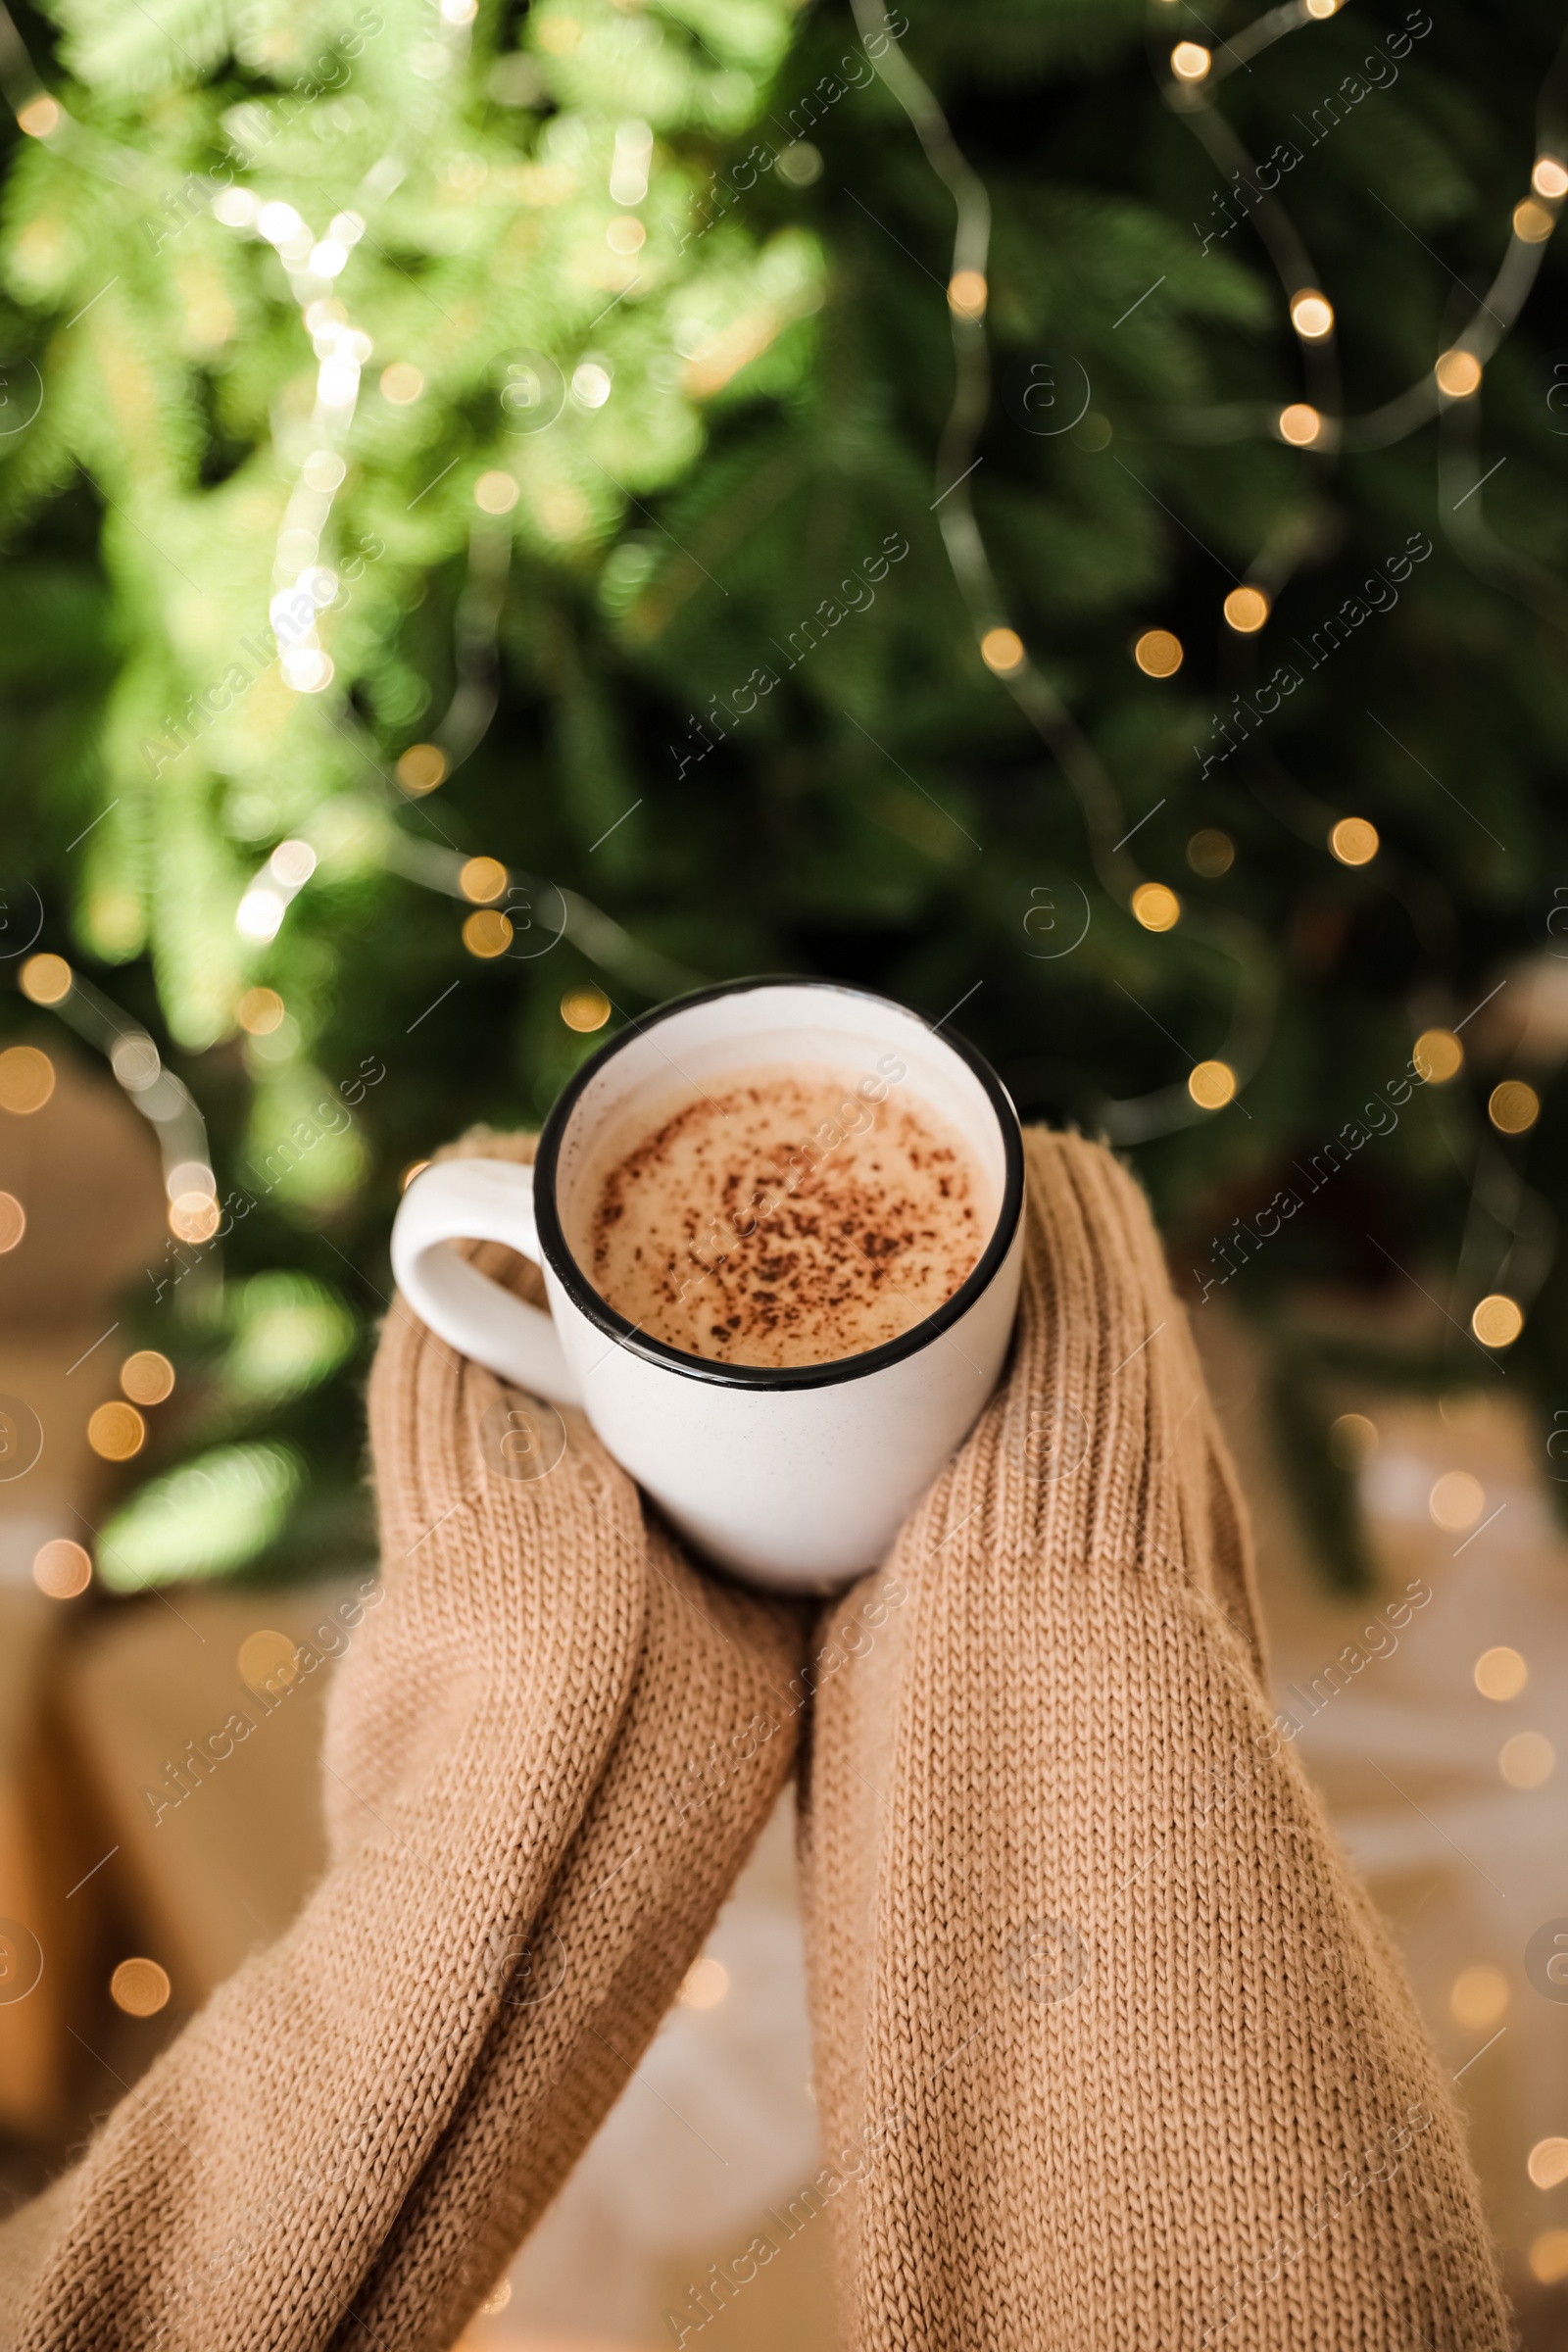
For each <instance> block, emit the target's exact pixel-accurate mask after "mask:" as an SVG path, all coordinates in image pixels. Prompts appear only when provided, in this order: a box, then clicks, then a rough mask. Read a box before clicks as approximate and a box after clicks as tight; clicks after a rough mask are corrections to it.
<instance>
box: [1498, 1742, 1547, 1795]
mask: <svg viewBox="0 0 1568 2352" xmlns="http://www.w3.org/2000/svg"><path fill="white" fill-rule="evenodd" d="M1556 1769H1557V1751H1556V1749H1555V1748H1554V1747H1553V1746H1552V1744H1551V1741H1550V1740H1548V1739H1547V1738H1546V1735H1545V1733H1544V1732H1515V1734H1514V1736H1513V1738H1512V1739H1511V1740H1504V1741H1503V1743H1502V1749H1501V1752H1500V1753H1499V1755H1498V1757H1497V1770H1498V1771H1499V1772H1500V1773H1501V1775H1502V1777H1503V1779H1504V1780H1505V1781H1506V1782H1507V1784H1508V1786H1509V1788H1510V1789H1541V1788H1544V1786H1545V1784H1546V1782H1547V1781H1549V1780H1550V1778H1551V1776H1552V1774H1553V1773H1554V1772H1555V1771H1556Z"/></svg>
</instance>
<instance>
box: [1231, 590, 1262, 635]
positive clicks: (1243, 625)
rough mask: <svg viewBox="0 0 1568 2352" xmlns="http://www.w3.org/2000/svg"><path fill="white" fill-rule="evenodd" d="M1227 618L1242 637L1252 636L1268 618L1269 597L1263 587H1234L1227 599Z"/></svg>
mask: <svg viewBox="0 0 1568 2352" xmlns="http://www.w3.org/2000/svg"><path fill="white" fill-rule="evenodd" d="M1224 612H1225V618H1226V619H1227V620H1228V621H1229V623H1230V625H1231V627H1232V628H1233V629H1234V630H1235V631H1236V632H1237V634H1238V636H1241V637H1251V636H1254V635H1255V634H1256V632H1257V631H1258V630H1259V629H1260V628H1261V627H1262V626H1263V623H1264V621H1265V620H1267V618H1268V613H1269V605H1268V598H1267V597H1266V596H1265V595H1264V594H1263V591H1262V589H1261V588H1233V589H1232V590H1231V592H1230V594H1229V596H1228V597H1227V598H1226V599H1225V606H1224Z"/></svg>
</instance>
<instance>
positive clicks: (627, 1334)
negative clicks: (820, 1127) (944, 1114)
mask: <svg viewBox="0 0 1568 2352" xmlns="http://www.w3.org/2000/svg"><path fill="white" fill-rule="evenodd" d="M759 988H816V989H822V990H825V991H829V992H831V993H832V994H833V995H835V996H841V997H854V998H855V999H856V1000H857V1001H858V1003H860V1004H862V1005H881V1006H884V1007H885V1008H886V1009H887V1010H888V1011H890V1012H897V1013H900V1014H902V1015H903V1016H904V1018H905V1019H906V1020H914V1021H919V1022H920V1023H921V1025H922V1027H924V1028H926V1029H928V1030H929V1031H930V1032H931V1034H932V1036H933V1037H940V1038H941V1040H942V1043H943V1044H944V1045H945V1046H947V1047H948V1048H949V1050H950V1051H951V1052H952V1053H954V1054H956V1055H957V1056H958V1059H959V1060H960V1061H962V1062H964V1063H965V1064H966V1065H967V1066H968V1068H969V1069H970V1070H971V1071H972V1072H973V1074H974V1076H975V1077H976V1078H977V1079H978V1080H979V1082H980V1084H981V1086H982V1087H983V1088H984V1090H985V1095H986V1100H987V1101H988V1102H989V1103H990V1105H991V1108H992V1110H993V1111H994V1112H995V1114H996V1119H997V1124H998V1126H999V1127H1000V1128H1001V1130H1002V1146H1003V1155H1004V1175H1003V1186H1002V1207H1001V1210H1000V1212H999V1214H998V1217H997V1222H996V1225H995V1226H994V1228H993V1229H992V1234H991V1239H990V1240H989V1241H988V1242H987V1244H986V1246H985V1249H984V1250H982V1251H981V1253H980V1258H979V1262H978V1263H977V1264H976V1266H975V1268H974V1271H973V1272H972V1273H971V1274H969V1275H967V1276H966V1277H965V1279H964V1280H963V1281H962V1282H961V1283H960V1284H959V1285H958V1288H957V1289H956V1291H955V1292H954V1294H953V1296H952V1298H951V1299H944V1301H943V1303H942V1304H941V1305H940V1306H939V1307H938V1308H937V1309H936V1311H935V1313H934V1314H930V1315H927V1316H926V1317H925V1319H924V1320H923V1322H919V1323H916V1324H914V1325H913V1326H912V1327H911V1328H910V1329H909V1330H908V1331H906V1332H901V1333H900V1335H899V1337H898V1338H897V1339H896V1340H885V1341H884V1342H883V1344H882V1346H881V1347H880V1348H865V1349H864V1350H863V1351H862V1352H861V1353H860V1354H859V1355H845V1356H838V1357H835V1358H834V1360H833V1361H832V1362H831V1363H825V1364H783V1365H777V1364H719V1363H714V1362H712V1361H711V1359H710V1358H709V1357H707V1356H703V1355H692V1354H690V1353H689V1352H688V1351H687V1350H686V1349H685V1348H671V1347H670V1346H669V1344H668V1342H667V1341H664V1340H656V1339H652V1338H650V1336H649V1335H648V1333H647V1332H645V1331H641V1330H639V1328H638V1327H637V1325H636V1324H634V1323H629V1322H628V1321H627V1320H626V1317H625V1316H624V1315H622V1314H620V1313H618V1312H617V1311H616V1309H615V1308H614V1307H613V1306H612V1305H611V1304H610V1302H609V1300H608V1299H604V1298H602V1297H601V1296H600V1294H599V1293H598V1291H596V1290H595V1289H594V1287H593V1285H592V1283H591V1282H590V1281H589V1280H588V1278H587V1276H586V1275H585V1274H584V1273H583V1271H582V1268H581V1267H580V1266H579V1265H578V1263H577V1261H576V1259H575V1258H574V1257H573V1256H572V1254H571V1251H570V1250H568V1249H567V1247H566V1237H565V1235H564V1232H563V1230H562V1224H561V1218H560V1216H559V1214H558V1213H557V1209H556V1168H557V1163H558V1161H559V1159H560V1154H561V1146H562V1141H563V1138H564V1135H565V1132H566V1128H567V1125H568V1123H569V1121H570V1118H571V1114H572V1112H573V1110H574V1109H575V1108H576V1106H577V1103H578V1102H579V1101H580V1099H581V1097H582V1095H583V1093H584V1091H585V1090H586V1089H587V1088H588V1087H589V1086H591V1085H592V1084H593V1081H594V1079H595V1078H596V1077H597V1076H598V1074H599V1072H600V1071H601V1070H602V1069H603V1068H604V1066H605V1064H606V1063H607V1062H608V1061H610V1060H612V1059H613V1057H614V1055H615V1054H618V1053H619V1052H620V1051H621V1050H622V1048H623V1047H625V1046H628V1045H630V1044H631V1043H632V1041H633V1040H634V1039H635V1038H638V1037H645V1036H646V1035H647V1034H648V1032H649V1030H650V1029H656V1028H658V1027H659V1025H660V1024H661V1023H662V1022H663V1021H667V1020H669V1019H671V1018H672V1017H673V1015H674V1014H676V1013H679V1012H686V1011H689V1010H690V1009H691V1007H692V1006H693V1005H711V1004H712V1003H713V1002H714V1001H715V999H717V998H719V997H738V996H744V995H746V994H748V993H749V992H750V991H752V990H754V989H759ZM533 1189H534V1222H535V1225H536V1226H537V1229H538V1234H539V1247H540V1249H541V1250H542V1251H543V1252H544V1256H545V1260H546V1263H547V1264H548V1265H549V1267H550V1270H551V1272H552V1273H553V1274H554V1275H555V1277H556V1279H557V1281H558V1282H559V1283H560V1284H561V1287H562V1289H563V1290H564V1292H565V1294H566V1296H567V1298H568V1299H570V1300H571V1302H572V1304H573V1306H575V1307H576V1308H577V1309H578V1311H579V1312H580V1313H582V1314H584V1315H586V1316H587V1318H588V1320H589V1321H590V1322H591V1323H593V1324H594V1325H596V1326H597V1328H598V1329H599V1330H600V1331H602V1332H603V1333H604V1334H605V1336H606V1337H607V1338H608V1339H612V1340H614V1341H616V1342H618V1343H619V1345H620V1346H621V1347H622V1348H629V1349H630V1351H631V1353H632V1354H634V1355H640V1356H642V1357H644V1358H645V1359H646V1360H647V1361H648V1362H649V1363H652V1364H662V1365H663V1366H664V1368H665V1369H666V1370H667V1371H671V1372H683V1373H685V1374H686V1376H687V1377H688V1378H689V1379H692V1380H705V1381H708V1382H710V1383H711V1385H712V1386H713V1387H714V1388H721V1389H830V1388H835V1387H837V1386H839V1385H840V1384H841V1383H842V1382H844V1381H848V1380H864V1379H866V1378H867V1377H868V1376H869V1375H870V1374H871V1373H873V1372H880V1371H883V1370H884V1369H885V1368H886V1367H887V1366H888V1365H890V1364H898V1363H902V1362H903V1361H904V1360H905V1358H906V1357H907V1356H911V1355H916V1354H918V1353H919V1351H920V1350H921V1349H922V1348H928V1347H929V1346H930V1345H931V1343H932V1341H933V1340H935V1339H937V1338H939V1337H940V1336H941V1334H942V1333H943V1332H945V1331H949V1330H951V1329H952V1327H953V1325H954V1324H956V1323H958V1322H960V1321H961V1320H962V1318H963V1317H964V1316H965V1315H966V1314H967V1313H968V1311H969V1309H970V1307H971V1306H973V1305H974V1303H975V1300H976V1299H979V1298H980V1297H981V1295H982V1294H983V1293H984V1291H985V1290H986V1289H987V1288H988V1286H989V1285H990V1283H991V1282H992V1280H993V1278H994V1277H995V1276H996V1274H997V1273H998V1272H999V1270H1000V1268H1001V1267H1002V1264H1003V1262H1004V1260H1005V1257H1006V1255H1007V1252H1008V1250H1010V1249H1011V1247H1012V1242H1013V1237H1014V1235H1015V1234H1016V1232H1017V1230H1018V1221H1019V1218H1020V1217H1021V1216H1022V1214H1023V1130H1022V1128H1021V1127H1020V1125H1019V1121H1018V1113H1017V1110H1016V1108H1015V1106H1014V1104H1013V1101H1012V1097H1011V1096H1010V1095H1009V1094H1008V1092H1007V1090H1006V1088H1005V1086H1004V1085H1003V1083H1002V1080H1001V1079H1000V1078H999V1077H998V1076H997V1073H996V1071H995V1070H994V1069H993V1068H992V1067H991V1064H990V1063H989V1062H988V1061H987V1059H986V1058H985V1055H984V1054H981V1053H979V1052H978V1051H977V1050H976V1049H975V1047H973V1046H971V1045H970V1044H969V1042H968V1040H967V1039H966V1038H962V1037H959V1036H957V1035H956V1032H955V1031H953V1030H951V1029H948V1028H946V1027H945V1026H942V1025H941V1024H939V1023H936V1022H933V1021H927V1020H926V1019H925V1016H924V1014H923V1013H918V1012H915V1011H914V1010H913V1009H912V1008H911V1007H910V1006H909V1005H900V1004H899V1003H898V1002H897V1000H896V999H895V998H893V997H883V996H878V995H877V994H876V993H875V992H874V991H873V990H871V989H865V988H850V987H847V986H845V985H844V984H843V983H842V982H840V981H836V980H818V979H814V978H810V977H807V976H803V975H799V974H796V973H791V972H772V973H766V974H763V975H760V976H759V977H758V978H756V979H751V980H725V981H720V982H719V983H718V984H717V985H716V986H715V987H713V988H699V989H694V990H693V991H692V992H691V994H690V995H688V996H684V997H672V998H671V999H670V1001H669V1003H668V1004H667V1005H655V1007H654V1008H653V1010H652V1011H651V1012H644V1013H639V1015H638V1016H637V1018H636V1019H635V1020H633V1021H628V1022H627V1024H626V1026H625V1028H624V1029H621V1030H618V1031H617V1032H616V1034H615V1035H614V1036H613V1037H612V1038H607V1039H606V1041H605V1043H604V1044H603V1045H602V1046H601V1047H600V1048H599V1050H598V1052H597V1053H595V1054H590V1055H589V1057H588V1059H587V1060H586V1061H585V1062H584V1063H583V1065H582V1067H581V1069H580V1070H578V1071H577V1073H576V1075H575V1077H573V1078H572V1079H570V1080H569V1081H568V1083H567V1085H566V1086H565V1088H564V1091H563V1092H562V1093H561V1094H560V1095H559V1096H558V1097H557V1099H556V1102H555V1103H554V1104H553V1105H552V1107H551V1110H550V1114H549V1116H548V1117H547V1118H546V1120H545V1123H544V1126H543V1128H542V1129H541V1130H540V1135H539V1149H538V1151H537V1152H536V1153H535V1155H534V1163H533Z"/></svg>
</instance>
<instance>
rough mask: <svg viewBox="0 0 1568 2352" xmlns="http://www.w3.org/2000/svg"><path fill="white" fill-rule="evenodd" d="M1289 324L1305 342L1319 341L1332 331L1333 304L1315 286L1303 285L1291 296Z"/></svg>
mask: <svg viewBox="0 0 1568 2352" xmlns="http://www.w3.org/2000/svg"><path fill="white" fill-rule="evenodd" d="M1291 324H1292V325H1293V326H1294V327H1295V329H1296V331H1297V333H1298V334H1299V336H1300V337H1301V339H1302V341H1303V342H1306V343H1321V341H1322V340H1323V337H1324V336H1325V335H1326V334H1329V333H1331V332H1332V331H1333V326H1334V305H1333V304H1332V303H1331V302H1330V301H1329V299H1328V297H1327V296H1326V295H1324V294H1320V293H1319V292H1318V291H1317V288H1316V287H1315V286H1303V287H1302V288H1301V291H1300V292H1299V294H1294V295H1293V296H1292V297H1291Z"/></svg>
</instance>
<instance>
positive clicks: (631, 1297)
mask: <svg viewBox="0 0 1568 2352" xmlns="http://www.w3.org/2000/svg"><path fill="white" fill-rule="evenodd" d="M867 1091H871V1092H881V1093H882V1095H883V1096H884V1100H882V1101H881V1102H873V1101H868V1100H867V1099H866V1096H867ZM597 1168H598V1175H597V1181H595V1180H594V1179H593V1178H592V1177H591V1178H590V1181H589V1184H588V1188H587V1195H586V1198H587V1201H589V1202H590V1203H591V1205H590V1206H589V1208H588V1216H587V1225H586V1230H585V1231H584V1233H583V1235H582V1244H581V1248H580V1249H579V1251H578V1255H579V1258H580V1262H581V1263H582V1266H583V1270H584V1272H585V1273H587V1274H588V1276H589V1277H590V1279H591V1280H592V1282H593V1284H594V1286H595V1288H596V1289H597V1290H598V1291H599V1293H600V1295H601V1297H603V1298H604V1299H608V1301H609V1302H610V1304H611V1305H612V1306H613V1307H614V1308H616V1309H617V1311H618V1312H619V1313H621V1314H622V1315H624V1316H625V1317H626V1319H627V1321H628V1322H629V1323H633V1324H635V1325H636V1326H637V1327H638V1328H639V1329H640V1330H642V1331H644V1332H646V1333H648V1334H649V1335H650V1336H651V1337H653V1338H655V1339H659V1340H662V1341H664V1342H665V1343H666V1344H667V1345H668V1346H670V1347H672V1348H682V1349H684V1350H685V1351H686V1352H687V1353H688V1354H691V1355H701V1356H707V1357H709V1358H710V1359H711V1360H712V1361H715V1362H719V1363H732V1364H765V1365H772V1366H782V1365H789V1364H819V1363H832V1362H835V1361H837V1360H838V1359H839V1358H840V1357H843V1356H849V1355H858V1354H860V1353H862V1352H863V1351H864V1350H865V1349H866V1348H876V1347H880V1346H881V1345H882V1344H883V1342H885V1341H887V1340H892V1339H896V1338H898V1337H899V1335H900V1334H901V1333H903V1332H906V1331H909V1330H911V1329H912V1328H913V1327H914V1325H915V1324H917V1323H920V1322H923V1321H924V1320H925V1318H926V1316H927V1315H929V1314H932V1313H933V1312H934V1311H935V1310H936V1308H937V1307H939V1306H941V1305H942V1303H943V1302H944V1300H946V1299H951V1298H952V1296H953V1294H954V1292H955V1291H956V1290H957V1288H958V1287H959V1285H960V1284H961V1283H962V1282H963V1281H964V1279H965V1278H966V1276H967V1275H969V1274H970V1273H971V1272H972V1271H973V1269H974V1267H975V1265H976V1263H977V1262H978V1260H979V1257H980V1253H981V1251H982V1250H983V1249H984V1248H985V1245H986V1241H987V1239H988V1238H989V1235H990V1232H991V1228H992V1225H993V1224H994V1222H995V1204H994V1203H993V1202H992V1201H991V1200H990V1198H989V1188H988V1186H987V1185H986V1182H985V1179H984V1177H983V1175H982V1172H981V1168H980V1164H979V1161H978V1159H977V1158H976V1156H975V1155H974V1154H973V1153H972V1152H970V1151H969V1149H968V1148H967V1146H966V1145H965V1144H964V1142H963V1141H962V1139H961V1137H960V1136H959V1135H958V1134H957V1133H956V1131H955V1130H954V1129H953V1128H952V1127H950V1126H949V1125H948V1123H947V1122H946V1121H945V1120H944V1119H942V1118H940V1117H939V1116H938V1114H937V1113H936V1112H935V1111H934V1110H933V1109H932V1108H931V1107H930V1105H929V1104H928V1103H924V1102H922V1101H920V1100H919V1099H918V1098H917V1097H915V1096H912V1095H911V1094H910V1093H909V1091H908V1089H907V1087H893V1088H891V1089H890V1088H888V1087H886V1086H885V1085H884V1084H883V1083H882V1082H880V1081H874V1082H872V1084H871V1086H870V1089H869V1090H868V1089H867V1086H866V1084H865V1083H864V1082H862V1081H861V1080H860V1079H859V1078H858V1076H857V1075H856V1074H855V1073H845V1072H841V1071H836V1070H833V1069H827V1068H819V1067H817V1066H815V1065H813V1064H789V1063H770V1064H766V1065H763V1066H760V1067H759V1068H756V1069H753V1070H741V1071H737V1072H733V1073H730V1074H728V1075H726V1076H725V1077H724V1078H722V1079H719V1080H714V1081H711V1083H710V1084H709V1085H708V1086H707V1087H706V1088H705V1089H704V1090H702V1091H696V1090H694V1089H691V1088H688V1089H687V1090H685V1092H684V1093H683V1094H681V1095H679V1096H677V1097H672V1098H670V1099H669V1100H668V1101H666V1102H665V1103H660V1104H656V1105H654V1106H653V1107H652V1108H651V1109H649V1110H647V1111H645V1112H644V1113H643V1114H642V1116H641V1117H640V1118H639V1119H638V1120H637V1121H636V1122H635V1124H634V1125H633V1126H632V1127H631V1129H630V1132H629V1133H628V1132H626V1131H625V1130H622V1131H621V1133H620V1134H619V1135H618V1136H617V1137H615V1138H613V1140H612V1142H611V1144H610V1145H609V1147H608V1148H607V1149H605V1150H603V1151H601V1152H600V1153H599V1154H598V1156H597Z"/></svg>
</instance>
